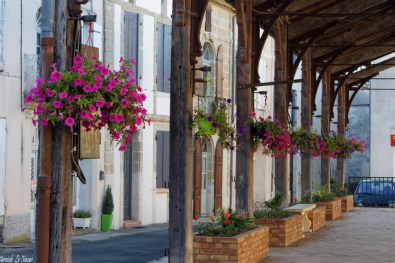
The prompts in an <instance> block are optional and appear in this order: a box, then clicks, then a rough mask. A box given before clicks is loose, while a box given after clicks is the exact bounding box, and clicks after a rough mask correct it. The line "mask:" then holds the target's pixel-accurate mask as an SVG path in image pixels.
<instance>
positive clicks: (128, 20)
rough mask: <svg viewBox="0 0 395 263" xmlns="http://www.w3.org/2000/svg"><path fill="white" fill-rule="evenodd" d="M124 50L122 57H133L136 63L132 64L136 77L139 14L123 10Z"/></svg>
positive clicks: (136, 76)
mask: <svg viewBox="0 0 395 263" xmlns="http://www.w3.org/2000/svg"><path fill="white" fill-rule="evenodd" d="M124 22H125V40H124V45H125V51H124V59H131V58H132V59H134V60H135V61H136V65H132V70H133V72H134V73H135V78H136V79H138V60H139V57H138V54H139V52H138V46H139V45H138V41H139V23H140V22H139V14H135V13H129V12H125V21H124Z"/></svg>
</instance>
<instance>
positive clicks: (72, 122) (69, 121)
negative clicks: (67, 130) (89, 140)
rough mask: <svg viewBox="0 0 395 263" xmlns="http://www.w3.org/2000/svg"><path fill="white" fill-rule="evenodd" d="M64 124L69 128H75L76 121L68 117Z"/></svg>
mask: <svg viewBox="0 0 395 263" xmlns="http://www.w3.org/2000/svg"><path fill="white" fill-rule="evenodd" d="M64 123H65V124H66V125H67V126H69V127H73V125H74V119H73V118H71V117H67V118H66V120H65V121H64Z"/></svg>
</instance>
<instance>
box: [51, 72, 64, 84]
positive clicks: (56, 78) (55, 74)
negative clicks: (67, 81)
mask: <svg viewBox="0 0 395 263" xmlns="http://www.w3.org/2000/svg"><path fill="white" fill-rule="evenodd" d="M61 78H62V74H60V72H59V71H54V72H52V74H51V77H50V78H49V82H50V83H55V82H58V81H59V80H60V79H61Z"/></svg>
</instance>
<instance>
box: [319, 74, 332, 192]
mask: <svg viewBox="0 0 395 263" xmlns="http://www.w3.org/2000/svg"><path fill="white" fill-rule="evenodd" d="M330 89H331V77H330V67H329V68H328V69H327V70H326V71H325V73H324V76H323V78H322V114H321V115H322V116H321V133H322V134H324V135H326V136H328V135H329V133H330V101H331V98H330ZM330 176H331V175H330V157H321V187H322V188H324V189H326V190H328V191H330Z"/></svg>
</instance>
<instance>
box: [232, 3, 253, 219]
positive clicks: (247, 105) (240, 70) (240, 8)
mask: <svg viewBox="0 0 395 263" xmlns="http://www.w3.org/2000/svg"><path fill="white" fill-rule="evenodd" d="M242 2H243V1H237V2H236V15H237V23H238V25H239V34H238V43H239V45H238V49H237V84H238V87H239V88H238V90H237V105H239V107H238V112H239V114H240V115H239V118H238V120H237V126H245V121H246V120H247V119H248V116H249V114H250V113H251V112H252V111H253V102H254V101H253V99H254V98H253V93H252V92H251V89H246V88H242V86H243V85H248V84H250V83H251V81H252V58H251V53H252V33H250V32H252V27H251V25H252V21H251V19H252V2H251V1H250V0H248V1H246V2H245V3H242ZM238 145H239V146H238V147H237V155H236V210H237V212H238V213H241V214H244V213H250V214H252V212H253V152H254V151H253V149H252V136H251V127H250V126H246V127H245V129H244V133H243V134H242V135H241V136H239V137H238Z"/></svg>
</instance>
